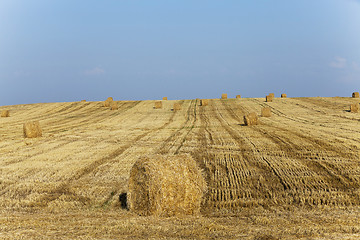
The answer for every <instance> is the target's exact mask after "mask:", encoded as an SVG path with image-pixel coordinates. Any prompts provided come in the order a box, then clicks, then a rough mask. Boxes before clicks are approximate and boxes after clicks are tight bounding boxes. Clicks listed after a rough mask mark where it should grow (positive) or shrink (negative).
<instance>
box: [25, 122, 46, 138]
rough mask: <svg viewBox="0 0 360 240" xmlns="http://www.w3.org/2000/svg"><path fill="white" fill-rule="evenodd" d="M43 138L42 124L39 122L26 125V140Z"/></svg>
mask: <svg viewBox="0 0 360 240" xmlns="http://www.w3.org/2000/svg"><path fill="white" fill-rule="evenodd" d="M41 136H42V130H41V127H40V123H39V122H38V121H35V122H26V123H24V137H25V138H36V137H41Z"/></svg>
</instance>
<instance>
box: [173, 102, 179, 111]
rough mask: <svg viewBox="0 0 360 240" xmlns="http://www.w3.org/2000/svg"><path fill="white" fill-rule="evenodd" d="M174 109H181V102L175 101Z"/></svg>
mask: <svg viewBox="0 0 360 240" xmlns="http://www.w3.org/2000/svg"><path fill="white" fill-rule="evenodd" d="M173 110H174V111H179V110H181V104H180V103H174V107H173Z"/></svg>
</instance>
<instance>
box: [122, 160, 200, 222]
mask: <svg viewBox="0 0 360 240" xmlns="http://www.w3.org/2000/svg"><path fill="white" fill-rule="evenodd" d="M205 191H206V182H205V180H204V178H203V176H202V173H201V170H200V169H199V168H198V166H197V165H196V163H195V161H194V160H193V159H192V158H191V156H190V155H185V154H183V155H174V156H167V157H165V156H162V155H152V156H144V157H140V158H139V159H138V160H137V161H136V162H135V164H134V165H133V167H132V168H131V171H130V178H129V191H128V194H127V203H128V204H129V205H128V206H129V209H130V211H133V212H135V213H137V214H139V215H142V216H149V215H155V216H162V217H168V216H174V215H192V214H198V213H199V212H200V207H201V203H202V201H203V195H204V194H205Z"/></svg>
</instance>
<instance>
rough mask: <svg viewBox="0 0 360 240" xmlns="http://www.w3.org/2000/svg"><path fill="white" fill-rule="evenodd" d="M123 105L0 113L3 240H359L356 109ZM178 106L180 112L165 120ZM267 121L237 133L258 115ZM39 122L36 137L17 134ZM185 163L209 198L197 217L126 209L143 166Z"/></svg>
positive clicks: (311, 101)
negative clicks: (145, 158)
mask: <svg viewBox="0 0 360 240" xmlns="http://www.w3.org/2000/svg"><path fill="white" fill-rule="evenodd" d="M154 102H155V101H119V102H118V107H119V109H118V110H114V111H111V110H109V109H108V108H105V107H103V103H102V102H73V103H42V104H29V105H15V106H3V107H0V112H1V110H5V109H9V110H10V117H8V118H0V239H2V238H4V239H14V238H15V239H22V238H23V239H29V238H35V239H64V238H65V239H69V238H70V239H71V238H74V239H75V238H76V239H79V238H80V239H91V238H101V239H115V238H118V239H139V238H144V239H147V238H153V239H159V238H163V239H165V238H166V239H179V238H203V239H212V238H218V239H224V238H229V239H294V238H304V239H329V238H333V239H359V238H360V113H350V112H349V109H350V104H354V103H359V102H360V100H359V99H356V98H340V97H336V98H283V99H281V98H275V99H274V101H273V102H265V99H263V98H261V99H260V98H242V99H227V100H220V99H212V100H209V105H207V106H200V105H199V100H179V101H174V100H167V101H162V104H163V107H162V109H154V108H153V107H154ZM174 103H180V104H181V110H177V111H172V107H173V105H174ZM267 106H268V107H270V108H271V110H272V116H271V117H269V118H265V117H261V118H260V122H261V124H260V125H257V126H250V127H249V126H244V120H243V116H244V115H245V114H246V113H250V112H252V111H255V112H256V113H257V114H258V115H260V113H261V109H262V108H263V107H267ZM34 120H36V121H39V122H40V125H41V127H42V130H43V136H42V137H41V138H34V139H25V138H24V137H23V123H25V122H26V121H34ZM154 153H159V154H170V155H174V154H175V155H176V154H179V153H189V154H191V155H192V157H193V158H194V159H195V160H196V162H197V163H198V165H199V166H200V167H201V168H202V169H203V171H204V176H205V178H206V182H207V184H208V192H207V194H206V196H205V201H204V204H203V207H202V214H201V215H200V216H188V217H174V218H154V217H138V216H136V215H134V214H132V213H130V212H129V211H127V210H126V209H123V208H122V207H121V203H120V201H119V195H120V194H122V193H126V192H127V181H128V177H129V173H130V169H131V167H132V165H133V164H134V162H135V161H136V160H137V159H138V158H139V156H141V155H146V154H154Z"/></svg>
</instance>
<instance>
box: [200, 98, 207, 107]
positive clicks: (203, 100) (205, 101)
mask: <svg viewBox="0 0 360 240" xmlns="http://www.w3.org/2000/svg"><path fill="white" fill-rule="evenodd" d="M207 105H209V99H201V100H200V106H207Z"/></svg>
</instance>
